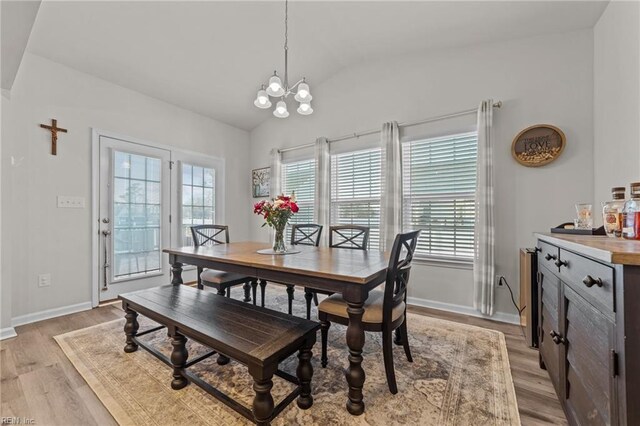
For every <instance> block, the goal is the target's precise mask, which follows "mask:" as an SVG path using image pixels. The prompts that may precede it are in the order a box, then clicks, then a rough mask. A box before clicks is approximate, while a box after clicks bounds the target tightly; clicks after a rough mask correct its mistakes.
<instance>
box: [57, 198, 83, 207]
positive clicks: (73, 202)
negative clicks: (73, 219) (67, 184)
mask: <svg viewBox="0 0 640 426" xmlns="http://www.w3.org/2000/svg"><path fill="white" fill-rule="evenodd" d="M58 208H60V209H84V197H70V196H67V195H58Z"/></svg>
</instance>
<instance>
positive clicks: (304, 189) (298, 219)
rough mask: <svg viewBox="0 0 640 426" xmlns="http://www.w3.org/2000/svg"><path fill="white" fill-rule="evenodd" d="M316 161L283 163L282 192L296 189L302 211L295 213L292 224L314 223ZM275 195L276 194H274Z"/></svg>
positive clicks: (288, 233) (289, 236) (289, 233)
mask: <svg viewBox="0 0 640 426" xmlns="http://www.w3.org/2000/svg"><path fill="white" fill-rule="evenodd" d="M315 177H316V161H315V160H314V159H311V160H303V161H296V162H292V163H285V164H283V165H282V192H283V193H284V194H285V195H291V193H292V192H294V191H295V193H296V199H297V203H298V207H299V208H300V211H298V213H296V214H294V215H293V217H292V218H291V220H290V221H289V223H290V224H296V223H314V222H313V220H314V219H313V212H314V211H315V206H314V195H315ZM274 196H275V194H274ZM286 235H287V241H290V238H291V231H290V228H288V229H287V234H286Z"/></svg>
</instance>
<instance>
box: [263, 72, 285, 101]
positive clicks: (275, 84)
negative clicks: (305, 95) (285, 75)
mask: <svg viewBox="0 0 640 426" xmlns="http://www.w3.org/2000/svg"><path fill="white" fill-rule="evenodd" d="M267 93H268V94H269V95H270V96H273V97H278V96H282V95H284V88H283V87H282V80H280V77H278V76H277V75H276V73H273V75H272V76H271V78H270V79H269V87H267Z"/></svg>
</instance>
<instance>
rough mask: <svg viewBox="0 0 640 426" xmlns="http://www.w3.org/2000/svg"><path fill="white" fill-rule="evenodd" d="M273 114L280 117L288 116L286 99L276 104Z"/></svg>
mask: <svg viewBox="0 0 640 426" xmlns="http://www.w3.org/2000/svg"><path fill="white" fill-rule="evenodd" d="M273 115H275V116H276V117H278V118H287V117H288V116H289V111H287V104H286V103H285V102H284V101H280V102H278V103H277V104H276V109H275V110H274V111H273Z"/></svg>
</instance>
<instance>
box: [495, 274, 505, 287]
mask: <svg viewBox="0 0 640 426" xmlns="http://www.w3.org/2000/svg"><path fill="white" fill-rule="evenodd" d="M501 278H502V275H500V274H496V287H497V288H503V287H504V284H502V279H501Z"/></svg>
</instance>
